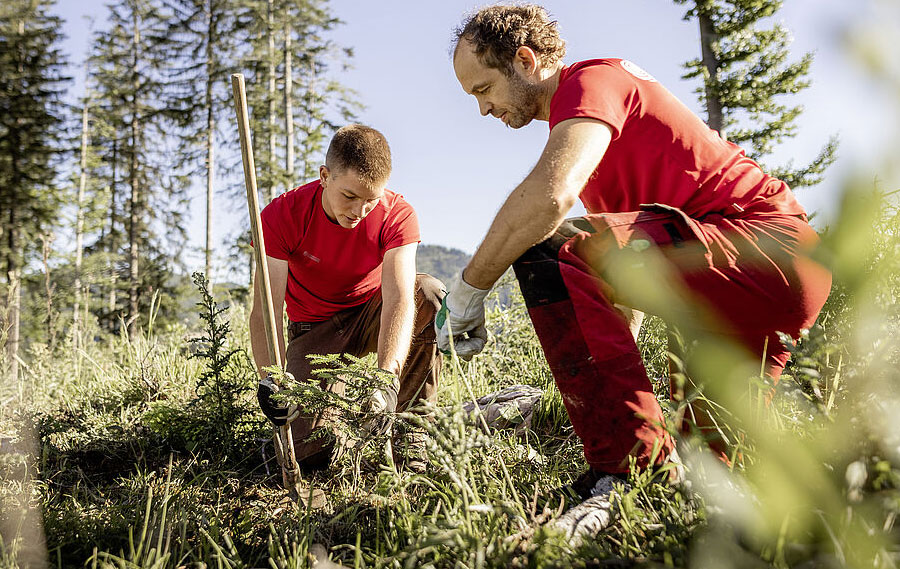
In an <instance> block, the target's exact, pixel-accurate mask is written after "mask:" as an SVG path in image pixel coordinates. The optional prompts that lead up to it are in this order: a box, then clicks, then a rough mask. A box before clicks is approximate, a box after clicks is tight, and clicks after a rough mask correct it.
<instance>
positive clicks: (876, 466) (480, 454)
mask: <svg viewBox="0 0 900 569" xmlns="http://www.w3.org/2000/svg"><path fill="white" fill-rule="evenodd" d="M883 198H884V196H879V195H877V194H876V195H873V194H871V193H869V194H866V195H860V194H852V193H851V194H849V195H848V197H847V200H846V203H845V208H844V211H845V214H844V216H843V217H842V219H841V220H840V222H839V223H837V224H836V225H835V226H834V227H832V228H830V229H829V231H828V233H827V235H826V238H825V240H824V246H823V249H822V251H820V255H821V258H822V259H824V260H825V261H826V262H828V264H829V265H830V266H832V267H833V268H834V271H835V283H836V284H835V290H834V293H833V295H832V298H831V300H830V301H829V305H828V306H827V307H826V310H825V311H824V312H823V315H822V317H821V318H820V321H819V324H818V325H817V326H816V327H815V328H814V329H812V330H810V332H809V334H808V335H807V336H806V337H805V338H804V339H803V340H802V341H801V342H800V343H799V345H798V346H797V347H796V348H795V353H794V358H793V362H792V363H791V364H790V367H789V368H788V370H787V372H786V374H785V376H784V378H783V379H782V381H781V382H780V383H779V384H778V385H777V387H776V392H775V397H774V400H773V402H772V404H771V405H766V404H765V401H764V400H765V394H767V393H768V392H769V390H770V389H771V388H772V387H773V386H772V385H771V384H770V383H769V382H767V381H766V380H765V378H760V377H759V371H758V369H759V363H758V362H753V361H745V360H743V359H742V358H741V356H740V355H739V354H734V353H732V352H731V348H730V347H728V346H721V345H709V344H704V343H703V342H700V343H698V344H696V345H694V346H692V347H691V349H690V358H689V360H688V361H689V365H688V367H687V369H686V371H687V372H688V373H689V375H690V377H691V378H692V380H693V381H694V382H695V383H697V384H698V385H699V386H700V388H701V389H700V390H699V391H697V392H695V393H694V394H693V395H692V398H697V397H706V396H708V397H709V399H710V400H711V401H714V402H715V405H716V406H717V408H718V409H719V416H720V420H721V427H722V432H723V434H724V435H725V436H727V437H728V438H729V440H731V441H733V442H734V443H735V450H734V454H733V457H734V458H735V460H734V461H733V465H732V467H731V468H726V467H725V466H724V464H723V463H722V462H720V461H718V460H716V459H714V458H712V456H711V455H710V454H709V453H708V452H707V451H705V450H704V445H703V444H702V442H701V441H699V440H698V438H697V437H696V436H692V435H686V436H684V437H683V438H682V439H681V446H680V451H681V452H682V456H683V458H684V461H685V464H686V467H687V472H688V480H689V483H688V484H686V485H683V486H679V487H672V486H669V485H666V484H661V483H659V482H657V481H655V480H654V479H653V478H652V474H653V473H634V474H633V475H632V477H631V479H630V481H629V482H630V485H629V488H624V487H623V488H620V498H619V499H618V500H617V501H616V503H615V509H616V510H617V512H618V515H617V516H616V518H615V520H614V521H613V523H612V524H611V525H610V526H609V527H608V528H607V529H606V530H604V531H603V532H602V533H600V535H598V536H597V537H596V538H595V539H592V540H588V541H586V542H584V543H581V544H578V543H577V542H575V541H573V540H570V539H567V538H566V537H565V536H563V535H561V534H560V533H559V532H555V531H553V530H551V529H549V526H548V525H547V522H548V521H549V520H551V519H552V518H555V517H557V516H558V515H559V514H560V512H561V510H562V509H563V507H564V504H563V497H562V495H561V493H560V492H559V491H558V490H557V489H558V488H559V487H560V486H562V485H564V484H566V483H568V482H570V481H571V480H572V479H574V478H575V477H577V476H578V475H579V474H580V473H581V472H582V471H583V469H584V468H585V464H584V461H583V458H582V454H581V446H580V443H579V441H578V438H577V437H576V436H575V435H574V434H573V432H572V428H571V425H570V424H569V422H568V418H567V415H566V412H565V409H564V407H563V406H562V402H561V399H560V396H559V392H558V391H557V390H556V389H555V387H554V386H553V381H552V378H551V376H550V374H549V371H548V369H547V367H546V363H545V362H544V359H543V357H542V354H541V351H540V347H539V345H538V343H537V340H536V338H535V336H534V334H533V331H532V329H531V327H530V324H529V322H528V319H527V315H526V313H525V310H524V307H523V306H522V304H521V300H520V296H519V295H518V291H517V290H516V289H515V285H514V283H512V282H507V284H506V285H505V286H506V287H508V293H507V297H508V299H509V303H510V305H509V306H507V307H505V309H504V310H497V309H495V310H494V311H493V312H492V314H490V316H489V322H490V323H491V328H492V338H493V339H492V343H491V345H490V347H489V348H488V349H487V350H486V351H485V353H484V354H483V355H482V356H481V357H478V358H476V359H474V360H473V361H472V362H468V363H466V362H460V361H458V360H456V359H449V358H448V359H447V361H446V363H447V365H446V366H445V373H444V376H443V386H442V388H441V391H440V402H439V406H438V407H437V408H436V409H435V410H434V415H433V421H431V422H425V423H424V424H425V426H426V428H427V429H428V431H429V434H430V442H429V444H428V452H427V456H426V457H425V458H426V460H427V463H428V468H427V471H426V472H425V473H424V474H415V473H412V472H410V471H408V470H405V469H404V468H402V467H400V466H397V465H395V464H393V462H392V461H391V459H390V458H389V454H387V453H385V451H384V442H385V441H384V439H378V440H374V441H370V442H369V443H367V444H361V445H359V446H358V447H357V448H355V450H354V451H352V452H350V453H348V454H346V455H345V456H343V457H341V458H340V459H339V460H338V461H337V462H336V463H335V464H334V465H333V466H332V467H331V468H330V469H329V470H327V471H326V472H324V473H319V474H315V475H313V476H311V477H309V478H308V479H307V480H308V481H309V482H310V483H312V484H314V485H316V486H319V487H321V488H323V489H324V490H325V491H326V493H327V495H328V506H327V507H326V508H325V509H323V510H317V511H309V510H305V509H302V508H300V509H298V508H296V507H294V506H293V504H292V502H291V501H290V500H288V499H287V493H286V492H285V491H284V490H283V489H282V488H281V476H280V472H279V469H278V467H277V465H276V464H275V462H274V459H273V450H274V449H273V446H272V443H271V438H270V437H271V429H270V427H269V426H268V424H267V423H266V422H265V420H264V418H263V417H262V415H261V414H260V413H259V412H258V411H257V408H256V403H255V398H254V389H255V371H254V369H253V367H252V364H251V360H250V358H249V357H248V353H247V349H248V346H249V341H248V335H247V328H246V320H247V318H246V316H247V315H246V311H245V308H244V306H243V304H241V303H234V304H231V305H230V307H229V308H227V309H226V308H224V306H225V305H224V304H223V305H221V306H219V307H216V305H215V302H214V301H212V300H211V299H210V298H209V297H205V302H201V303H200V304H198V312H199V313H200V315H201V319H200V321H199V324H197V325H192V326H190V327H188V325H179V326H172V327H168V328H167V329H162V330H161V329H156V328H155V327H154V325H153V318H152V314H151V315H148V318H147V319H146V320H147V322H148V323H147V324H146V325H145V326H144V327H143V328H142V330H141V331H140V332H139V333H138V334H136V335H133V336H130V337H129V336H118V337H113V336H106V335H102V334H100V333H99V332H98V331H96V330H83V331H82V332H81V333H80V334H78V335H77V336H70V337H69V338H68V339H67V340H66V342H65V343H64V344H62V345H60V346H59V347H58V348H57V349H55V350H54V351H53V352H52V353H51V352H50V351H49V350H48V349H47V348H46V347H44V346H40V345H33V346H32V347H31V351H30V353H29V354H28V359H27V367H25V371H24V379H23V380H22V381H20V382H18V383H17V384H15V385H13V384H4V385H3V387H2V391H0V398H2V401H0V403H2V416H0V421H2V422H0V437H2V439H0V443H2V453H0V469H2V472H3V483H2V488H0V499H2V504H3V511H2V514H0V531H2V536H3V538H4V539H5V541H2V542H0V567H23V566H26V565H27V564H29V563H32V564H33V565H32V566H36V564H37V563H40V562H42V560H44V561H46V563H47V564H49V565H53V566H57V567H85V566H88V567H91V568H93V567H101V566H102V567H106V566H111V567H120V568H132V567H134V568H137V567H142V568H144V567H145V568H150V567H153V568H159V569H161V568H163V567H173V568H175V567H189V566H190V567H219V568H237V567H265V566H269V567H273V568H276V569H288V568H299V567H307V566H309V565H310V563H311V557H310V556H309V555H308V553H309V551H310V549H311V548H312V547H313V546H314V545H315V544H321V545H322V546H323V547H324V548H325V550H326V551H327V552H328V553H329V555H330V556H331V557H332V559H333V560H334V561H336V562H339V563H341V564H343V565H346V566H351V567H403V568H406V567H606V566H612V567H625V566H634V565H649V566H675V567H681V566H690V567H757V566H775V567H845V566H846V567H895V566H897V564H898V562H900V545H898V543H900V540H898V532H897V529H896V528H895V518H896V514H897V513H898V512H900V493H898V491H897V487H898V482H900V470H898V468H900V389H898V387H900V381H898V379H900V378H898V369H900V368H898V363H900V361H898V359H900V358H898V356H900V351H898V348H897V340H898V336H897V333H896V332H897V324H898V321H900V318H898V317H900V310H898V307H900V305H898V295H897V293H898V292H900V286H898V285H900V283H898V278H900V277H898V275H900V271H898V270H897V269H898V267H897V265H898V263H900V255H898V254H897V253H898V250H897V249H898V243H900V241H898V238H897V229H898V227H900V222H898V218H897V211H896V210H895V209H894V208H892V207H890V206H889V205H888V204H887V203H886V202H884V201H883ZM217 300H219V301H220V302H223V301H225V300H226V299H225V298H219V299H217ZM639 343H640V346H641V349H642V352H643V354H644V357H645V362H646V365H647V368H648V371H649V373H650V376H651V377H652V378H654V380H655V383H656V385H655V387H656V388H657V393H658V396H659V398H660V400H661V401H662V402H663V405H664V408H665V409H666V412H667V416H669V417H673V416H676V415H677V414H679V413H681V412H683V411H684V405H685V404H684V403H682V404H680V405H676V404H674V403H671V402H670V401H669V397H668V391H667V389H668V371H667V341H666V334H665V326H664V325H663V324H662V323H661V322H660V321H659V320H655V319H651V320H649V321H648V322H647V323H646V325H645V327H644V330H643V331H642V334H641V338H640V342H639ZM364 365H366V362H362V363H353V362H350V363H348V362H338V361H336V362H334V366H335V368H336V372H338V373H350V372H353V371H354V370H356V371H358V370H359V369H360V368H359V366H364ZM354 366H356V367H354ZM515 384H526V385H533V386H536V387H538V388H540V389H542V390H543V396H542V398H541V403H540V405H539V408H538V410H537V412H536V414H535V416H534V417H533V421H532V422H531V424H530V426H528V427H526V428H519V429H513V428H509V429H504V430H498V431H492V432H485V431H484V430H483V429H482V428H481V427H480V426H479V424H478V419H477V417H475V416H473V415H470V414H468V413H465V412H464V411H463V410H462V404H463V403H464V402H465V401H468V400H470V399H471V397H472V396H473V395H482V394H485V393H489V392H492V391H497V390H499V389H501V388H503V387H507V386H510V385H515ZM356 395H358V396H360V397H361V396H362V395H363V394H361V393H358V394H356ZM358 398H359V397H357V399H358ZM343 416H344V417H345V422H344V428H346V429H347V430H348V432H349V433H350V434H351V435H352V434H353V433H355V432H359V425H358V424H357V423H355V422H354V421H355V419H354V417H356V415H355V407H354V404H353V403H352V402H349V403H348V404H347V406H346V413H344V415H343ZM405 420H410V421H414V419H413V418H406V419H404V418H402V417H401V418H400V419H399V420H398V421H399V423H401V424H402V423H403V422H404V421H405ZM508 420H509V422H510V423H511V425H514V424H515V423H516V421H517V420H518V418H517V417H516V416H515V414H512V415H510V416H509V417H508ZM40 528H42V532H43V537H41V535H42V534H41V531H39V530H40ZM42 556H46V557H42Z"/></svg>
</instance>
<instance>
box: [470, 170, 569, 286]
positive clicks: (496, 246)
mask: <svg viewBox="0 0 900 569" xmlns="http://www.w3.org/2000/svg"><path fill="white" fill-rule="evenodd" d="M573 205H574V200H572V201H569V200H562V199H560V198H554V197H553V196H552V195H551V193H550V191H549V189H548V188H547V187H546V185H545V184H543V183H541V182H538V181H534V180H532V179H531V178H526V180H525V181H524V182H522V183H521V184H519V186H518V187H517V188H516V189H515V190H513V192H512V194H510V196H509V197H508V198H507V199H506V202H505V203H504V204H503V207H501V208H500V211H499V212H498V213H497V216H496V217H495V218H494V222H493V223H492V224H491V227H490V229H489V230H488V233H487V235H486V236H485V238H484V241H482V243H481V245H480V246H479V247H478V250H477V251H476V252H475V255H473V256H472V260H471V261H469V264H468V266H466V269H465V271H464V273H463V278H464V279H465V281H466V282H467V283H469V284H470V285H472V286H474V287H476V288H480V289H489V288H491V287H492V286H493V285H494V283H495V282H497V279H499V278H500V277H501V276H502V275H503V273H504V272H505V271H506V269H508V268H509V267H510V265H512V264H513V263H514V262H515V261H516V259H518V258H519V257H521V256H522V254H523V253H524V252H525V251H527V250H528V248H529V247H532V246H534V245H537V244H538V243H540V242H541V241H543V240H544V239H546V238H547V237H549V236H550V235H552V234H553V232H554V231H556V229H557V228H558V227H559V226H560V224H561V223H562V222H563V220H564V219H565V216H566V213H567V212H568V211H569V210H570V209H571V208H572V206H573Z"/></svg>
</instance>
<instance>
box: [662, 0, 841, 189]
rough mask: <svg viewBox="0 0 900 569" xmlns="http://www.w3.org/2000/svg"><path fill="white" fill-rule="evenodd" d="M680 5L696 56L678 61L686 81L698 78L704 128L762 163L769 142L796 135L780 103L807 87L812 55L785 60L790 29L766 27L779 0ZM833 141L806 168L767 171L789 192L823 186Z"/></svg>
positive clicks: (796, 109) (685, 0)
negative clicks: (692, 25)
mask: <svg viewBox="0 0 900 569" xmlns="http://www.w3.org/2000/svg"><path fill="white" fill-rule="evenodd" d="M675 2H676V3H678V4H686V5H687V6H688V10H687V12H686V14H685V16H684V19H685V20H691V19H696V20H697V24H698V26H699V30H700V50H701V56H700V57H699V58H696V59H693V60H691V61H689V62H687V63H686V64H685V66H686V67H687V69H688V73H687V74H686V75H685V76H684V78H685V79H694V78H698V77H700V78H702V79H703V87H702V88H699V89H698V90H697V92H698V94H699V96H700V100H701V102H703V103H705V105H706V111H707V124H708V125H709V127H710V128H712V129H714V130H717V131H719V133H720V134H721V135H722V137H723V138H727V139H728V140H730V141H732V142H734V143H736V144H739V145H743V146H744V147H745V148H746V150H747V153H748V155H749V156H750V157H752V158H754V159H755V160H757V161H759V162H764V161H765V157H766V156H769V155H771V154H772V153H773V151H774V149H775V147H776V145H778V144H779V143H781V142H782V141H783V140H784V139H785V138H787V137H792V136H794V135H795V134H796V132H797V127H796V124H795V121H796V119H797V117H798V116H799V115H800V113H801V112H802V110H803V108H802V106H800V105H794V106H791V105H788V104H785V103H784V102H782V101H783V99H782V97H783V96H785V95H790V94H794V93H797V92H799V91H801V90H803V89H805V88H806V87H808V86H809V80H808V79H807V76H808V74H809V67H810V65H811V63H812V59H813V56H812V54H811V53H807V54H804V55H803V56H802V57H801V58H800V59H799V61H796V62H793V63H789V62H788V55H789V53H788V46H789V44H790V42H791V35H790V32H789V31H788V30H787V29H785V27H784V26H782V25H780V24H778V23H769V22H768V21H767V19H768V18H771V17H772V16H773V15H774V14H775V13H776V12H777V11H778V10H779V9H780V8H781V5H782V2H781V0H675ZM836 151H837V139H836V138H834V137H832V139H830V140H829V141H828V142H827V143H826V144H825V146H824V147H823V148H822V150H821V151H820V152H819V154H818V155H817V156H816V157H815V158H814V159H813V160H812V161H811V162H810V163H809V164H807V165H805V166H799V167H795V166H794V164H793V161H788V162H787V163H786V164H783V165H781V166H774V167H772V166H770V167H768V168H767V170H768V171H769V172H770V173H772V174H773V175H774V176H777V177H779V178H781V179H782V180H784V181H786V182H787V183H788V184H789V185H790V186H791V187H793V188H797V187H802V186H812V185H815V184H818V183H819V182H821V181H822V176H823V174H824V172H825V170H826V169H827V168H828V166H829V165H830V164H831V163H832V162H834V160H835V153H836Z"/></svg>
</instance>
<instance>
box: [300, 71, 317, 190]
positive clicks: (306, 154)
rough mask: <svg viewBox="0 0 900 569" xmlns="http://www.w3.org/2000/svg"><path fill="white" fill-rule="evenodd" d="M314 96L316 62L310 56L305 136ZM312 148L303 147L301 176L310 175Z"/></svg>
mask: <svg viewBox="0 0 900 569" xmlns="http://www.w3.org/2000/svg"><path fill="white" fill-rule="evenodd" d="M315 98H316V63H315V61H314V60H313V58H312V57H310V58H309V76H308V77H307V80H306V136H311V135H312V133H313V122H314V120H315V109H314V105H315ZM311 158H312V149H311V148H309V145H306V146H304V147H303V177H304V179H305V178H308V177H310V176H311V175H312V172H311V170H312V167H311V166H312V165H311V164H310V160H311Z"/></svg>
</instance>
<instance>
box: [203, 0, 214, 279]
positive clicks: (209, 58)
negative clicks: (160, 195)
mask: <svg viewBox="0 0 900 569" xmlns="http://www.w3.org/2000/svg"><path fill="white" fill-rule="evenodd" d="M206 9H207V14H206V17H207V36H206V267H205V268H206V278H207V279H208V280H209V289H210V290H212V284H213V278H212V251H213V245H212V208H213V178H214V175H215V154H214V151H215V149H214V147H213V144H214V142H215V134H216V122H215V114H214V112H213V110H214V109H213V106H214V105H213V77H214V73H215V70H214V69H213V65H214V61H213V57H214V54H213V47H214V45H215V39H216V38H215V28H214V26H213V13H212V9H213V7H212V5H211V2H209V1H208V2H207V3H206Z"/></svg>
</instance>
